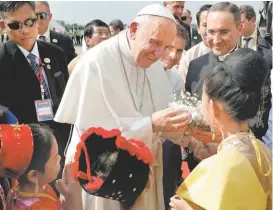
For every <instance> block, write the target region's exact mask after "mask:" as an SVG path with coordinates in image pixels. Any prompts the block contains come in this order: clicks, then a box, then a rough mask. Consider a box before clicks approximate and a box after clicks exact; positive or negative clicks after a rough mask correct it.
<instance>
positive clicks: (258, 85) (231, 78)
mask: <svg viewBox="0 0 273 210" xmlns="http://www.w3.org/2000/svg"><path fill="white" fill-rule="evenodd" d="M268 72H269V69H268V66H267V63H266V61H265V59H264V58H263V56H262V55H260V54H259V53H257V52H255V51H254V50H251V49H247V48H241V49H238V50H236V51H235V52H233V53H231V54H230V55H229V56H228V58H227V59H226V60H225V61H224V62H222V63H220V64H218V65H217V66H216V67H215V68H213V70H212V71H210V72H209V73H208V74H207V75H206V79H205V81H204V85H205V86H204V87H205V91H206V93H207V95H208V97H209V98H211V99H213V100H216V101H220V102H222V103H223V104H224V107H225V109H226V111H227V112H228V113H229V115H230V116H231V117H232V118H233V119H234V120H236V121H238V122H240V121H246V120H249V119H251V118H253V117H254V116H255V115H256V113H257V111H258V109H259V106H260V104H261V97H262V95H261V92H262V88H263V85H264V84H265V81H266V80H267V77H268Z"/></svg>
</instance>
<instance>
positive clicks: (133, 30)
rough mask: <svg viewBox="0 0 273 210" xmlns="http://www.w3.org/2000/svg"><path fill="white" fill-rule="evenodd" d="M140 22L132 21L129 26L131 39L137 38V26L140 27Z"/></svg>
mask: <svg viewBox="0 0 273 210" xmlns="http://www.w3.org/2000/svg"><path fill="white" fill-rule="evenodd" d="M138 25H139V24H138V23H137V22H132V23H131V24H130V26H129V29H130V30H129V31H130V38H131V39H133V40H134V39H135V37H136V32H137V28H138Z"/></svg>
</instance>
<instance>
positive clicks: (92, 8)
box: [49, 1, 261, 25]
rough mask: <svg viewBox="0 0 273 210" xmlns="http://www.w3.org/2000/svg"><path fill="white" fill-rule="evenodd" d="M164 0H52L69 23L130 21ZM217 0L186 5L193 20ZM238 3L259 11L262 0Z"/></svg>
mask: <svg viewBox="0 0 273 210" xmlns="http://www.w3.org/2000/svg"><path fill="white" fill-rule="evenodd" d="M162 2H163V1H50V2H49V4H50V7H51V12H52V14H53V18H54V19H57V20H64V21H66V22H67V23H78V24H83V25H84V24H86V23H87V22H89V21H91V20H93V19H97V18H98V19H101V20H103V21H104V22H106V23H109V22H110V21H111V20H113V19H121V20H122V21H123V22H124V23H127V24H128V23H129V22H130V21H131V20H133V18H134V17H135V15H136V14H137V13H138V11H140V10H141V9H142V8H143V7H144V6H146V5H148V4H154V3H160V4H162ZM216 2H217V1H186V5H185V7H186V8H188V9H189V10H191V12H192V15H193V22H196V20H195V14H196V12H197V11H198V9H199V8H200V7H201V6H202V5H203V4H214V3H216ZM234 3H236V4H237V5H242V4H250V5H252V6H253V7H254V8H255V10H256V12H258V10H259V8H260V5H261V1H234Z"/></svg>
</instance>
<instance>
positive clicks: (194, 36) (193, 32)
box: [181, 8, 202, 47]
mask: <svg viewBox="0 0 273 210" xmlns="http://www.w3.org/2000/svg"><path fill="white" fill-rule="evenodd" d="M181 20H182V21H183V23H186V24H187V25H188V26H189V27H190V34H189V36H190V40H191V47H193V46H194V45H196V44H198V43H200V42H202V38H201V36H200V34H199V33H198V30H197V27H196V25H193V24H192V23H191V22H192V16H191V11H190V10H188V9H185V8H184V10H183V14H182V17H181Z"/></svg>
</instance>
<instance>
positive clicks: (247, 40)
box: [244, 37, 252, 48]
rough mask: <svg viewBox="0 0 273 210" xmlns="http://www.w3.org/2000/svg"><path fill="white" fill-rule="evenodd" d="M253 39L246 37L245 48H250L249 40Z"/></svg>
mask: <svg viewBox="0 0 273 210" xmlns="http://www.w3.org/2000/svg"><path fill="white" fill-rule="evenodd" d="M251 39H252V37H247V38H244V41H245V44H244V48H249V46H248V43H249V41H250V40H251Z"/></svg>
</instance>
